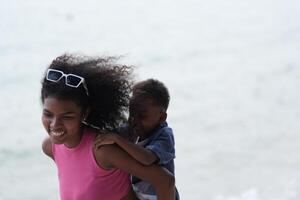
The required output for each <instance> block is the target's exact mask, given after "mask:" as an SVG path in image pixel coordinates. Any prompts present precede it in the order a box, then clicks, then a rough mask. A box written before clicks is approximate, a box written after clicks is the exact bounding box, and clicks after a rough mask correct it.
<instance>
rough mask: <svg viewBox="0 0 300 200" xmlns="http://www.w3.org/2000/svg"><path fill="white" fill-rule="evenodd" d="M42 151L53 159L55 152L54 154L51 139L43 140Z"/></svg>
mask: <svg viewBox="0 0 300 200" xmlns="http://www.w3.org/2000/svg"><path fill="white" fill-rule="evenodd" d="M42 150H43V152H44V153H45V154H46V155H47V156H49V157H50V158H52V159H53V152H52V142H51V140H50V138H49V137H46V138H45V139H44V140H43V143H42Z"/></svg>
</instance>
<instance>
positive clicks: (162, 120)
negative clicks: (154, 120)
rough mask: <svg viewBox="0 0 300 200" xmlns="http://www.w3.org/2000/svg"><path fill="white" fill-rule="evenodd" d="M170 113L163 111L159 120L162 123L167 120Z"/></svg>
mask: <svg viewBox="0 0 300 200" xmlns="http://www.w3.org/2000/svg"><path fill="white" fill-rule="evenodd" d="M167 117H168V114H167V113H166V112H162V113H161V114H160V118H159V122H160V123H162V122H164V121H166V120H167Z"/></svg>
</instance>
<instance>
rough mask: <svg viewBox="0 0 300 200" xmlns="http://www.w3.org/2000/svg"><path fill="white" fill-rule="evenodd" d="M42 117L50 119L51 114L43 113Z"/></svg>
mask: <svg viewBox="0 0 300 200" xmlns="http://www.w3.org/2000/svg"><path fill="white" fill-rule="evenodd" d="M43 115H44V116H45V117H51V116H52V115H51V113H48V112H43Z"/></svg>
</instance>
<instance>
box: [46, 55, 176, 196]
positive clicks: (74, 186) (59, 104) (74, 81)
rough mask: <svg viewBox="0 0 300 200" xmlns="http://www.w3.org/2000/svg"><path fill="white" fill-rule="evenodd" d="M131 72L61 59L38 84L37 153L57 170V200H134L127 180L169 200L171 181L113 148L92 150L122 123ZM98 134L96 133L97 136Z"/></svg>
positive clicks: (100, 62) (99, 62)
mask: <svg viewBox="0 0 300 200" xmlns="http://www.w3.org/2000/svg"><path fill="white" fill-rule="evenodd" d="M131 71H132V68H131V67H128V66H124V65H118V64H116V63H115V59H114V58H88V57H79V56H73V55H62V56H60V57H58V58H56V59H55V60H54V61H53V62H52V63H51V64H50V66H49V67H48V69H47V71H46V74H45V76H44V78H43V80H42V89H41V100H42V105H43V114H42V122H43V125H44V127H45V129H46V131H47V132H48V137H47V138H46V139H45V140H44V142H43V145H42V148H43V151H44V153H45V154H46V155H48V156H49V157H50V158H52V159H53V160H54V161H55V163H56V165H57V168H58V178H59V188H60V196H61V200H100V199H105V200H108V199H109V200H114V199H115V200H119V199H134V198H135V195H134V193H133V192H132V188H131V183H130V179H129V174H133V175H134V176H137V177H139V178H141V179H143V180H145V181H148V182H150V183H151V184H153V185H154V187H155V189H156V191H157V195H158V199H164V200H167V199H174V195H175V192H174V191H175V186H174V182H175V181H174V177H173V176H172V175H171V174H169V173H168V172H167V171H166V170H164V169H163V168H160V167H157V166H154V165H153V166H143V165H141V164H140V163H138V162H137V161H135V159H133V158H132V157H131V156H129V155H128V154H127V153H126V152H125V151H124V150H122V149H121V148H119V147H118V146H117V145H106V146H103V147H101V148H99V149H96V148H94V146H93V141H94V139H95V137H96V136H97V134H100V132H103V131H104V132H105V131H115V130H116V129H117V128H118V127H119V125H120V123H122V122H123V121H124V118H125V117H124V113H125V111H126V109H127V106H128V102H129V92H130V87H131ZM97 129H100V130H101V131H97Z"/></svg>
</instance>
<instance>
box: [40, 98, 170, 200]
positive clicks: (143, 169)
mask: <svg viewBox="0 0 300 200" xmlns="http://www.w3.org/2000/svg"><path fill="white" fill-rule="evenodd" d="M86 114H87V111H86V110H83V109H82V108H81V107H80V106H78V105H77V104H76V103H74V102H73V101H69V100H59V99H56V98H54V97H47V98H46V99H44V103H43V114H42V122H43V125H44V127H45V129H46V131H47V132H48V135H49V136H48V137H47V138H46V139H45V140H44V142H43V144H42V148H43V151H44V153H45V154H46V155H48V156H49V157H51V158H52V159H53V153H52V144H53V143H55V144H64V145H65V146H67V147H69V148H73V147H76V146H77V145H78V144H79V143H80V140H81V137H82V134H83V132H82V130H83V126H82V123H81V121H82V120H83V119H84V116H85V115H86ZM93 152H94V157H95V160H96V162H97V163H98V165H99V166H101V167H103V168H105V169H121V170H123V171H126V172H128V173H130V174H133V175H134V176H137V177H139V178H140V179H143V180H145V181H147V182H150V183H151V184H152V185H154V187H155V189H156V192H157V197H158V199H159V200H173V199H175V186H174V182H175V180H174V177H173V176H172V175H171V174H170V173H169V172H168V171H166V170H164V169H163V168H161V167H158V166H155V165H150V166H144V165H142V164H141V163H139V162H138V161H136V160H135V159H134V158H132V157H131V156H130V155H129V154H128V153H127V152H125V151H124V150H123V149H121V148H120V147H119V146H118V145H106V146H103V147H101V148H99V149H96V148H93ZM107 155H109V156H107ZM134 198H135V197H134V195H133V193H132V191H130V192H129V194H128V195H127V196H126V197H124V198H123V199H127V200H129V199H134Z"/></svg>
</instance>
